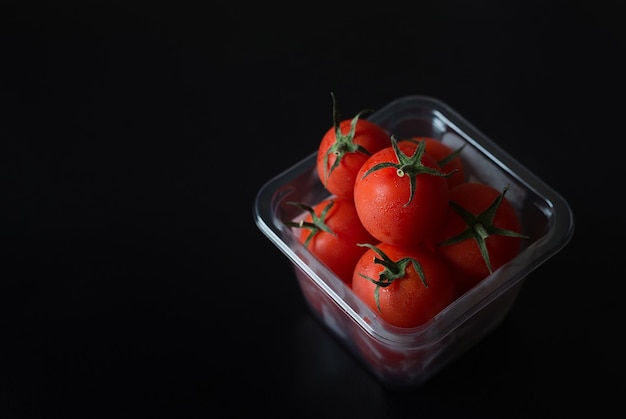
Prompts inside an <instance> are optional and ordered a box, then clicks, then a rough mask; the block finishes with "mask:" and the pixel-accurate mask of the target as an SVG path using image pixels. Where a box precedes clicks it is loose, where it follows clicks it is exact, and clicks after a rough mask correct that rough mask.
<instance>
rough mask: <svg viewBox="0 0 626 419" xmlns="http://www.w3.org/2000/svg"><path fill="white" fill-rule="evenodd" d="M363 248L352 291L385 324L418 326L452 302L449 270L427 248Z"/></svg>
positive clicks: (368, 245) (392, 246) (452, 287)
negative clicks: (384, 321)
mask: <svg viewBox="0 0 626 419" xmlns="http://www.w3.org/2000/svg"><path fill="white" fill-rule="evenodd" d="M364 246H365V247H367V248H368V249H367V250H366V251H365V253H363V255H362V256H361V258H360V259H359V261H358V262H357V264H356V266H355V268H354V274H353V276H352V290H353V291H354V293H355V295H356V296H358V297H359V298H361V299H362V300H363V302H364V303H365V304H367V305H368V306H369V307H371V308H372V310H374V311H375V312H377V313H378V314H380V316H381V317H382V318H383V319H384V320H386V321H387V322H389V323H391V324H393V325H396V326H399V327H415V326H419V325H422V324H424V323H426V322H427V321H428V320H430V319H431V318H433V317H434V316H435V315H436V314H437V313H439V312H440V311H441V310H443V309H444V308H445V307H447V306H448V305H449V304H450V303H452V301H454V298H455V297H456V295H457V294H456V290H455V284H454V280H453V278H452V274H451V272H450V270H449V268H448V267H447V266H446V264H445V263H444V262H443V261H442V260H441V258H440V257H439V255H437V253H435V252H433V251H431V250H430V249H429V248H427V247H426V246H414V247H402V246H394V245H392V244H389V243H379V244H377V245H376V246H373V245H371V244H365V245H364Z"/></svg>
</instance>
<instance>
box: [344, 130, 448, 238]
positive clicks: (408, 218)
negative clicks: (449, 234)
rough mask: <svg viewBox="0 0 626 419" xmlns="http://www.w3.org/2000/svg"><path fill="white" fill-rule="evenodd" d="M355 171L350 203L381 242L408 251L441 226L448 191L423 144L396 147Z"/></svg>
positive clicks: (371, 158)
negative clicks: (404, 247) (356, 172)
mask: <svg viewBox="0 0 626 419" xmlns="http://www.w3.org/2000/svg"><path fill="white" fill-rule="evenodd" d="M391 142H392V145H391V146H389V147H386V148H384V149H382V150H380V151H377V152H376V153H374V154H373V155H372V156H371V157H370V158H369V159H367V161H366V162H365V163H364V164H363V165H362V166H361V169H360V170H359V173H358V174H357V178H356V181H355V184H354V203H355V206H356V210H357V212H358V214H359V218H360V219H361V222H362V223H363V225H364V226H365V228H366V229H367V230H368V231H369V232H370V233H371V234H372V236H374V237H376V238H377V239H378V240H379V241H381V242H386V243H391V244H397V245H400V246H413V245H416V244H418V243H421V242H429V241H431V240H432V239H433V235H434V234H435V232H436V231H437V230H438V229H439V228H440V227H441V226H442V224H443V222H444V221H445V217H446V211H447V210H448V196H449V188H448V183H447V181H446V178H445V177H444V175H443V173H442V172H441V168H440V167H439V165H438V164H437V162H436V161H435V159H434V158H433V157H432V156H430V155H429V154H427V153H425V152H424V148H425V144H424V143H423V142H421V143H419V144H414V143H411V142H407V141H402V142H399V143H398V142H397V141H396V140H395V139H394V138H393V137H392V139H391Z"/></svg>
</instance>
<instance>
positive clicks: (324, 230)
mask: <svg viewBox="0 0 626 419" xmlns="http://www.w3.org/2000/svg"><path fill="white" fill-rule="evenodd" d="M291 204H292V205H296V206H298V207H299V208H301V209H303V210H305V211H307V213H308V214H307V215H306V217H305V218H304V219H303V220H302V221H296V222H294V221H288V222H286V224H287V225H288V226H291V227H297V228H300V229H301V230H300V236H299V238H300V241H301V242H302V243H304V245H305V246H306V247H307V248H308V249H309V250H310V251H311V252H312V253H313V254H314V255H316V256H317V257H318V258H319V259H320V260H321V261H322V262H323V263H325V264H326V266H328V268H329V269H330V270H332V271H333V272H334V273H335V274H336V275H337V276H338V277H339V278H341V280H342V281H344V282H345V283H346V284H347V285H350V284H351V283H352V273H353V271H354V266H355V265H356V262H357V261H358V260H359V258H360V257H361V255H362V254H363V252H364V251H365V249H363V248H362V247H360V246H358V244H359V243H375V242H376V239H374V237H372V236H371V235H370V234H369V233H368V231H367V230H366V229H365V227H363V224H361V221H360V220H359V217H358V215H357V213H356V208H355V207H354V203H353V202H352V201H351V200H348V199H339V198H327V199H325V200H323V201H322V202H320V203H318V204H317V205H315V206H314V207H310V206H307V205H304V204H301V203H293V202H292V203H291Z"/></svg>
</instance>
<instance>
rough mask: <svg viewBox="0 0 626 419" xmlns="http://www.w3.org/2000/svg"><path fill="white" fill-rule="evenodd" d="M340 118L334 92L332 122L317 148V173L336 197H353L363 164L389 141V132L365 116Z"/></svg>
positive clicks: (360, 114)
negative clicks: (355, 183)
mask: <svg viewBox="0 0 626 419" xmlns="http://www.w3.org/2000/svg"><path fill="white" fill-rule="evenodd" d="M364 112H365V111H362V112H359V113H358V114H357V115H356V116H355V117H353V118H352V119H345V120H341V121H339V120H338V117H339V116H338V114H337V111H336V107H335V97H334V96H333V126H332V127H331V128H329V129H328V131H326V133H325V134H324V136H323V137H322V140H321V141H320V144H319V148H318V151H317V174H318V176H319V178H320V180H321V182H322V185H324V187H325V188H326V189H327V190H328V191H329V192H330V193H331V194H334V195H336V196H337V197H340V198H344V199H351V198H352V196H353V193H354V181H355V179H356V174H357V172H358V171H359V169H360V168H361V165H362V164H363V163H364V162H365V161H366V160H367V159H368V158H369V157H370V156H371V155H372V154H373V153H375V152H376V151H378V150H380V149H382V148H384V147H388V146H389V145H390V134H389V132H387V130H385V129H384V128H383V127H382V126H380V125H378V124H376V123H374V122H372V121H369V120H367V119H362V118H361V117H362V115H363V113H364Z"/></svg>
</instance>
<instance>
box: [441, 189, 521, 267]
mask: <svg viewBox="0 0 626 419" xmlns="http://www.w3.org/2000/svg"><path fill="white" fill-rule="evenodd" d="M508 189H509V187H508V185H507V186H505V187H504V189H503V191H502V192H501V193H500V194H499V195H498V196H497V197H496V198H495V199H494V200H493V202H492V203H491V204H490V205H489V207H487V209H485V210H484V211H483V212H481V213H480V214H478V215H474V214H472V213H471V212H469V211H467V210H466V209H465V208H463V207H461V206H460V205H458V204H457V203H456V202H453V201H450V206H451V207H452V209H454V211H456V213H457V214H459V216H460V217H461V218H462V219H463V221H465V224H466V226H467V228H466V229H465V230H464V231H462V232H461V233H459V234H457V235H456V236H453V237H450V238H449V239H447V240H444V241H442V242H440V243H438V246H449V245H451V244H456V243H459V242H462V241H464V240H475V241H476V244H477V245H478V248H479V249H480V253H481V255H482V257H483V259H484V261H485V264H486V265H487V269H489V273H493V270H492V268H491V261H490V259H489V251H488V250H487V239H488V238H489V237H490V236H493V235H499V236H507V237H518V238H522V239H527V238H528V236H526V235H524V234H520V233H517V232H515V231H512V230H507V229H504V228H499V227H496V226H495V225H493V219H494V218H495V216H496V213H497V212H498V208H500V204H501V203H502V200H503V199H504V195H505V194H506V191H507V190H508Z"/></svg>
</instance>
